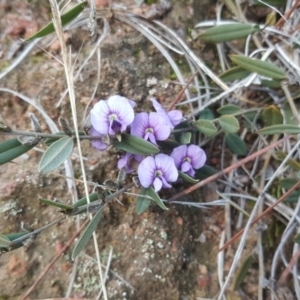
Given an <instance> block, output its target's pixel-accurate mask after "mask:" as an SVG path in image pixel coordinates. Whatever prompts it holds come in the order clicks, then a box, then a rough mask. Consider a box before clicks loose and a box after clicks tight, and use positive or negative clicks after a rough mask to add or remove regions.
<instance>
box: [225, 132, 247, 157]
mask: <svg viewBox="0 0 300 300" xmlns="http://www.w3.org/2000/svg"><path fill="white" fill-rule="evenodd" d="M225 143H226V146H227V147H228V148H229V150H230V151H231V152H232V153H234V154H237V155H241V156H245V155H246V154H247V145H246V143H245V142H244V141H243V140H242V139H241V138H240V137H239V136H238V135H236V134H234V133H226V134H225Z"/></svg>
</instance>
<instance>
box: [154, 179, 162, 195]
mask: <svg viewBox="0 0 300 300" xmlns="http://www.w3.org/2000/svg"><path fill="white" fill-rule="evenodd" d="M153 186H154V190H155V192H158V191H160V190H161V188H162V186H163V183H162V181H161V180H160V178H159V177H156V178H155V179H154V182H153Z"/></svg>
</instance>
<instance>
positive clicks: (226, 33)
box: [199, 23, 259, 43]
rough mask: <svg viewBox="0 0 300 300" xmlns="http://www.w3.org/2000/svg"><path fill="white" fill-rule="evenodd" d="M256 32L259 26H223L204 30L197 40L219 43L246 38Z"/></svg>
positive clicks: (238, 24)
mask: <svg viewBox="0 0 300 300" xmlns="http://www.w3.org/2000/svg"><path fill="white" fill-rule="evenodd" d="M256 31H259V26H255V25H254V26H253V25H250V24H243V23H234V24H224V25H219V26H216V27H213V28H210V29H208V30H206V31H205V32H204V33H202V34H200V35H199V38H200V39H201V40H203V41H208V42H213V43H221V42H229V41H232V40H238V39H242V38H246V37H247V36H248V35H249V34H252V33H253V32H256Z"/></svg>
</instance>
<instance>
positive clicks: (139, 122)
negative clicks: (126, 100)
mask: <svg viewBox="0 0 300 300" xmlns="http://www.w3.org/2000/svg"><path fill="white" fill-rule="evenodd" d="M148 119H149V116H148V114H147V113H145V112H144V113H139V114H137V115H136V116H135V118H134V120H133V122H132V124H131V129H130V133H131V134H132V135H135V136H139V137H141V138H144V136H145V130H146V128H147V126H148Z"/></svg>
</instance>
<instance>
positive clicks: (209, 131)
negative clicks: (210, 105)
mask: <svg viewBox="0 0 300 300" xmlns="http://www.w3.org/2000/svg"><path fill="white" fill-rule="evenodd" d="M194 125H195V126H196V128H197V129H198V130H199V131H200V132H201V133H203V134H205V135H206V136H208V137H210V136H213V135H215V134H216V133H217V131H218V130H217V128H216V126H215V125H214V123H213V122H211V121H208V120H203V119H201V120H198V121H196V122H194Z"/></svg>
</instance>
